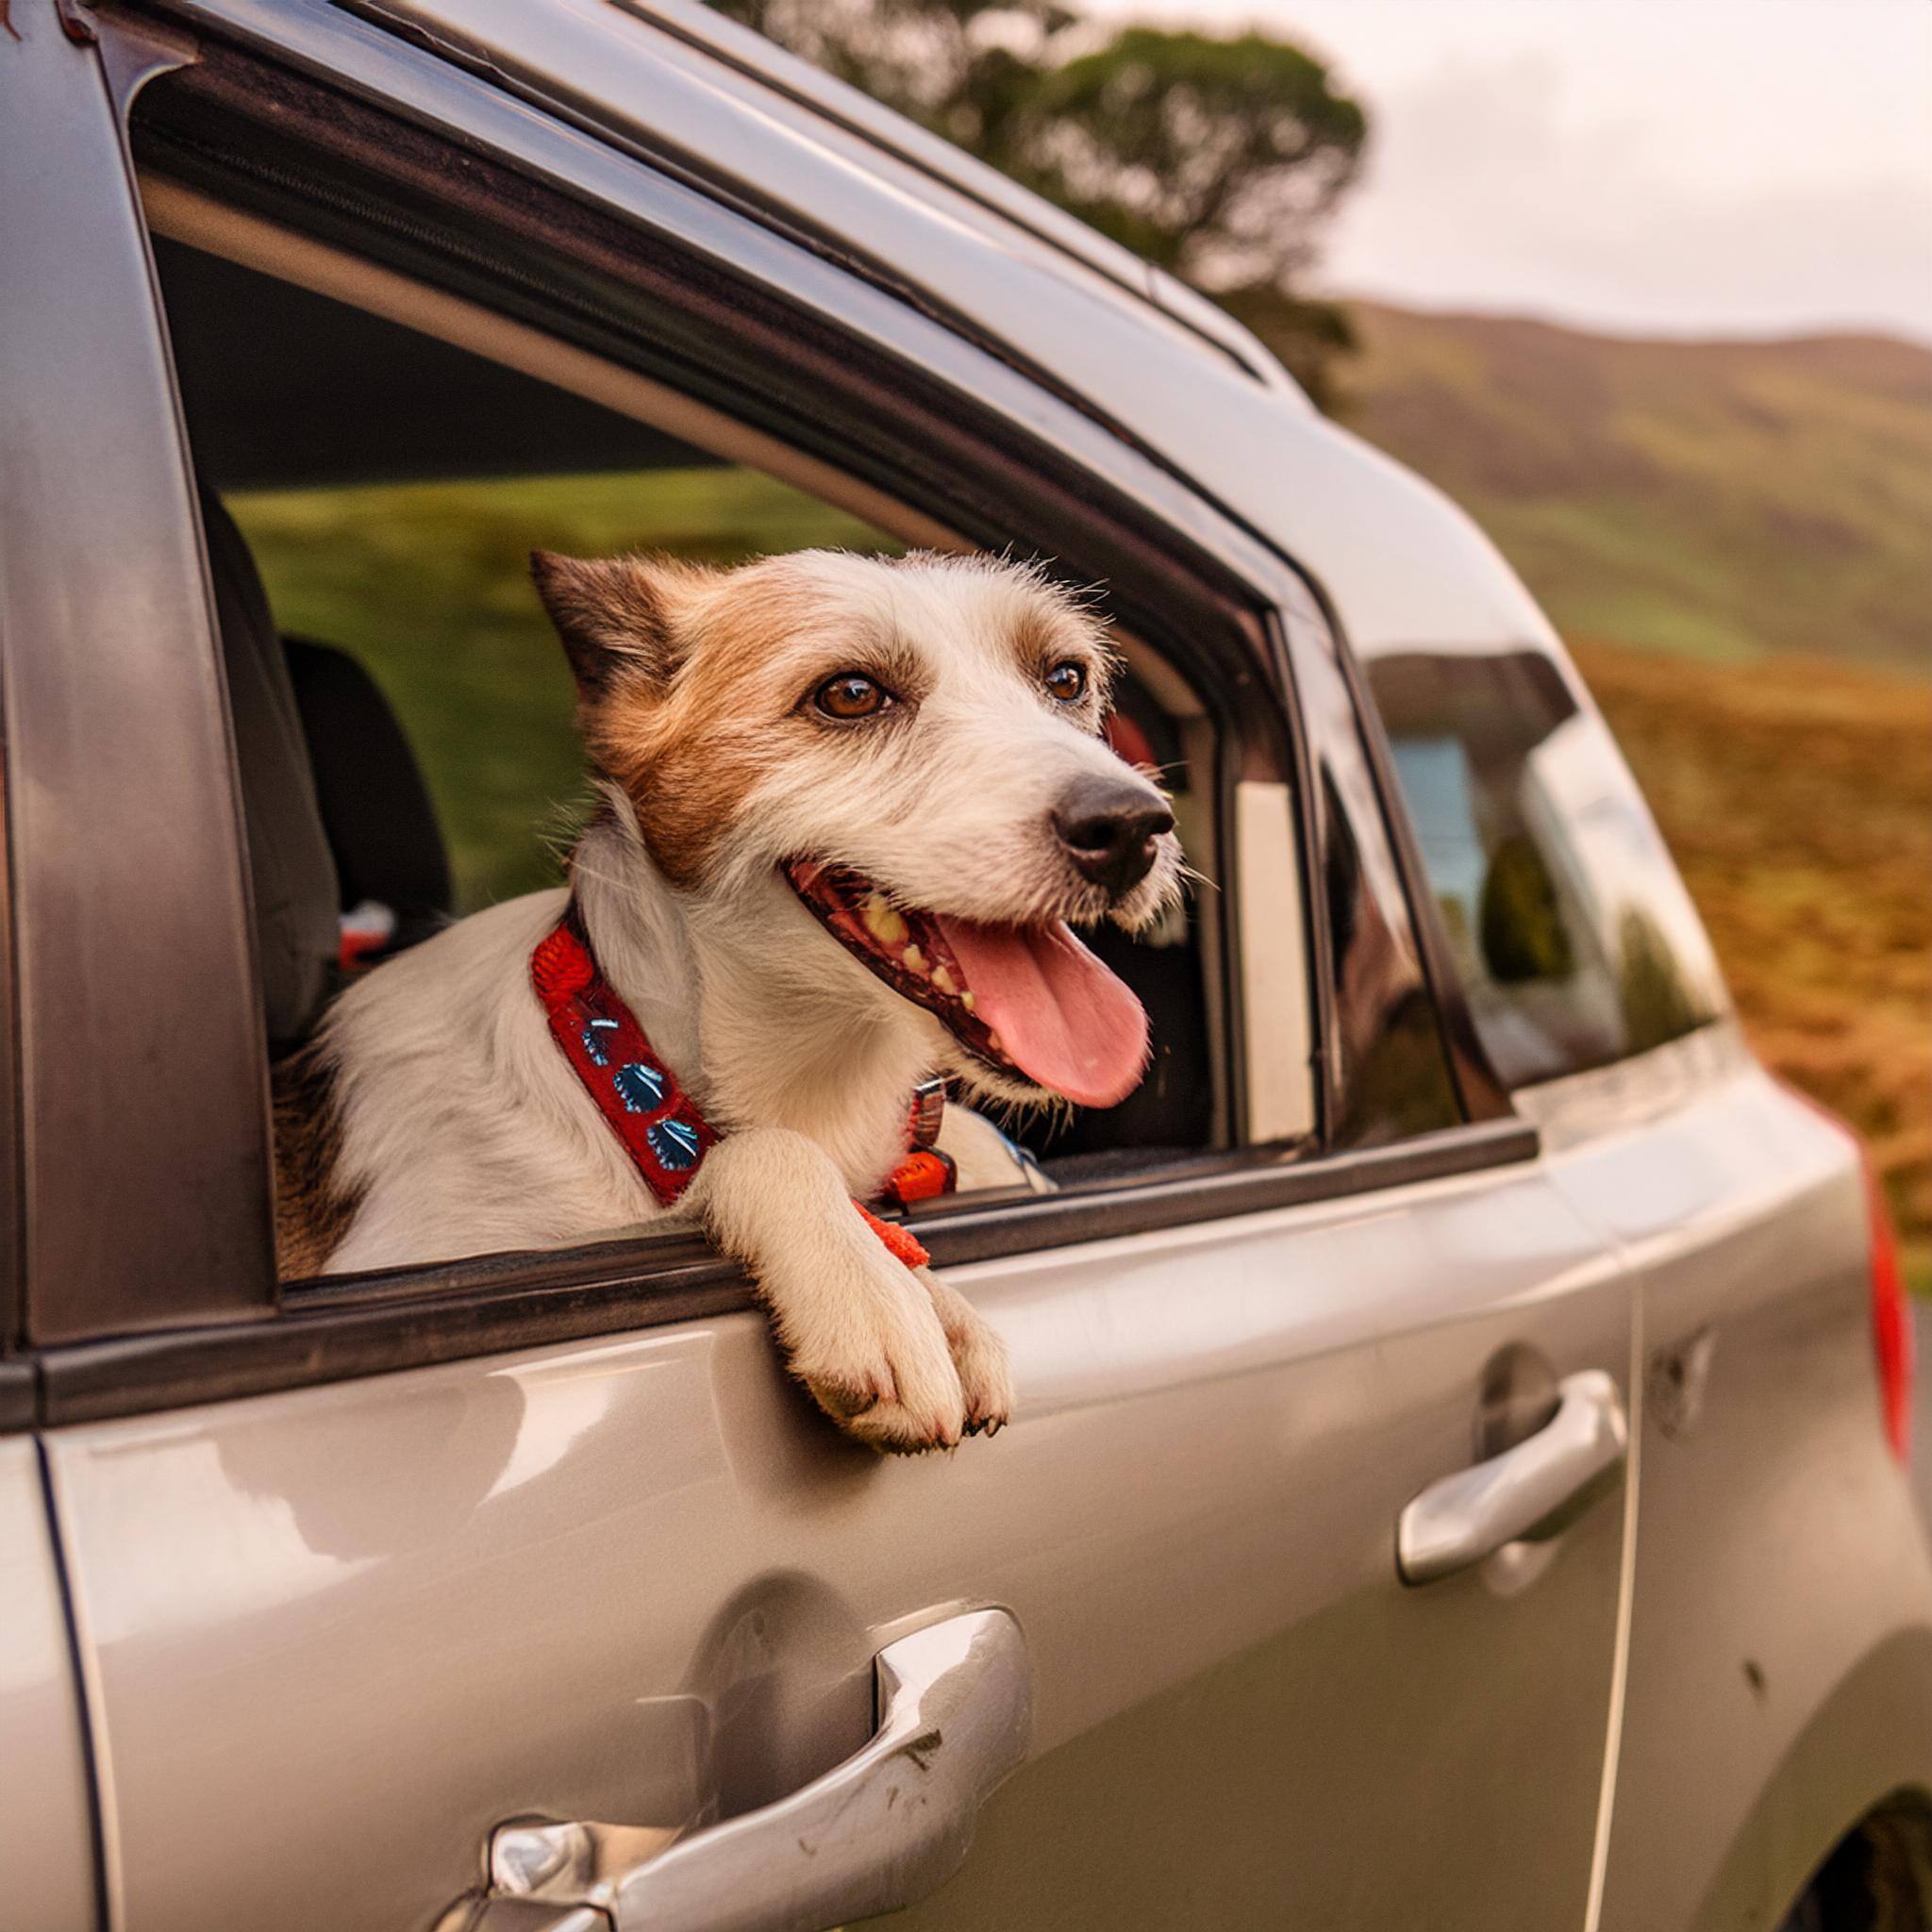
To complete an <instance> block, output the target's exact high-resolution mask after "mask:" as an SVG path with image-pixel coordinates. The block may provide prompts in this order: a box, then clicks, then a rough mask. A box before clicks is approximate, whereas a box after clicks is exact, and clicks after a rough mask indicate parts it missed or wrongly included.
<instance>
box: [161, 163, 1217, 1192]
mask: <svg viewBox="0 0 1932 1932" xmlns="http://www.w3.org/2000/svg"><path fill="white" fill-rule="evenodd" d="M155 199H156V197H154V196H152V195H151V197H150V200H151V205H152V202H153V201H154V200H155ZM157 226H158V230H159V225H157ZM154 249H155V258H156V262H157V268H158V278H159V285H160V289H161V292H162V298H163V302H164V306H165V310H166V316H167V323H168V329H169V336H170V340H171V344H172V348H173V353H174V358H175V369H176V375H177V381H178V385H179V389H180V393H181V397H182V403H183V409H184V415H185V420H186V423H187V426H188V432H189V441H190V445H191V450H192V459H193V463H194V469H195V477H196V483H197V488H198V491H199V496H200V504H201V515H202V522H203V528H204V532H205V536H206V541H207V551H208V568H209V572H210V576H211V582H212V588H213V592H214V603H215V611H216V617H217V622H218V627H219V631H220V642H221V649H222V654H223V662H224V667H225V675H226V681H227V688H228V699H229V708H230V714H231V720H232V728H233V737H234V745H235V756H236V761H237V770H238V777H239V787H240V793H241V798H242V810H243V818H244V822H245V827H246V834H247V841H248V852H249V868H250V874H251V884H252V888H253V894H254V904H255V917H256V924H257V941H258V960H259V973H260V983H261V991H262V1000H263V1008H264V1020H265V1024H266V1027H267V1031H268V1038H269V1046H270V1052H271V1055H272V1056H274V1057H280V1056H282V1055H286V1054H288V1053H290V1052H292V1051H294V1050H295V1049H297V1048H298V1047H299V1046H300V1045H301V1043H302V1042H303V1041H304V1040H305V1039H306V1038H307V1037H308V1033H309V1031H310V1030H311V1028H312V1027H313V1025H314V1024H315V1022H316V1020H317V1018H318V1016H319V1015H320V1013H321V1012H322V1010H323V1008H325V1005H326V1003H327V1000H328V998H329V997H330V995H331V993H332V992H333V991H336V990H337V989H338V988H340V987H341V985H342V984H343V983H344V981H345V980H346V979H347V978H348V977H349V976H350V975H353V974H356V973H358V972H363V971H367V970H369V969H370V968H371V967H372V966H374V965H375V964H378V963H379V962H380V961H381V960H382V959H384V958H388V957H390V956H391V955H392V954H394V953H395V952H397V951H400V950H402V949H404V948H406V947H408V946H410V945H413V944H416V943H418V942H419V941H422V940H423V939H424V938H425V937H427V936H428V935H430V934H431V933H433V932H434V931H436V930H437V929H438V927H439V926H440V925H441V924H442V923H444V922H445V921H447V920H449V919H451V918H454V917H460V916H461V915H462V914H464V913H466V912H469V911H472V910H475V909H477V908H478V907H480V906H482V905H486V904H489V903H491V902H492V901H493V900H495V899H498V898H502V897H506V896H509V895H511V894H513V893H515V892H518V891H528V890H531V889H533V888H536V887H539V886H542V885H546V884H554V883H557V882H558V881H560V878H561V870H560V854H561V852H562V851H564V850H566V849H567V847H568V843H569V838H570V827H571V825H572V824H573V823H574V813H575V809H576V808H577V803H578V799H579V797H580V795H581V793H582V791H583V779H584V774H583V770H582V766H581V761H580V758H579V757H578V753H577V748H576V744H575V735H574V732H573V730H572V726H571V709H572V698H573V693H572V689H571V685H570V680H569V676H568V674H567V671H566V670H565V667H564V663H563V658H562V654H561V652H560V651H559V650H558V648H557V646H556V641H555V639H554V638H553V637H551V635H550V632H549V626H548V622H547V620H546V619H545V618H544V616H543V614H542V612H541V608H540V607H539V605H538V603H537V600H536V597H535V595H534V593H533V592H531V591H529V590H528V587H527V583H526V581H525V577H524V568H525V562H524V560H525V557H526V555H527V552H528V550H529V548H531V547H532V546H533V545H534V544H550V543H552V542H553V541H556V540H557V537H558V531H559V528H560V526H561V525H563V524H567V525H568V528H567V530H564V531H563V535H564V538H565V545H560V546H559V547H567V545H568V543H569V542H571V541H574V542H575V546H576V547H578V548H580V549H589V548H591V547H594V548H596V549H598V550H601V551H604V552H607V553H608V552H609V551H615V550H621V549H628V548H650V549H656V550H671V551H675V552H677V553H679V554H682V555H686V556H691V557H694V558H700V559H703V560H707V561H718V562H728V561H732V560H736V559H739V558H745V557H748V556H751V555H755V554H758V553H759V552H762V551H768V550H775V549H784V548H791V547H801V546H803V545H807V544H811V543H823V542H830V543H835V544H840V545H843V546H845V547H853V548H869V549H873V550H875V551H877V552H880V553H882V554H891V553H893V552H896V551H899V550H901V549H903V548H905V547H907V546H906V542H905V541H904V539H903V537H902V536H901V535H895V534H891V533H889V532H888V531H886V530H884V529H882V528H880V527H877V526H876V525H873V524H871V523H870V522H868V521H865V520H862V519H861V518H859V517H858V516H855V515H853V514H852V513H851V511H850V510H849V509H846V508H842V507H840V506H836V505H832V504H828V503H826V502H824V501H823V500H822V499H821V498H818V497H815V496H812V495H810V494H808V493H805V492H803V491H799V490H797V489H796V488H794V487H792V486H791V484H790V483H789V482H785V481H780V480H778V479H775V478H774V477H773V476H771V475H768V474H764V473H762V472H761V471H760V470H759V469H758V467H757V466H755V465H751V464H747V463H743V462H733V461H732V460H730V458H729V455H728V453H725V454H721V453H720V452H719V451H718V450H717V449H715V448H713V447H707V446H705V445H704V444H701V443H699V442H695V441H688V440H685V439H684V438H681V437H678V436H675V435H673V434H671V433H669V432H668V431H667V430H665V429H663V428H660V427H658V426H657V425H654V424H652V423H649V422H645V421H640V420H638V419H637V418H636V417H634V416H633V415H630V414H627V413H620V412H619V411H618V410H615V409H612V408H604V407H600V406H599V404H598V403H596V402H592V401H590V400H587V399H586V398H585V397H584V396H582V395H580V394H576V393H572V392H571V391H568V390H566V389H563V388H560V387H558V385H556V384H554V383H552V382H548V381H545V380H542V379H541V378H540V377H538V376H536V375H528V374H525V373H523V372H522V371H521V370H519V369H516V368H512V367H509V366H507V365H506V364H505V363H504V362H503V361H500V360H496V359H492V358H490V357H487V356H483V355H479V354H476V353H474V352H473V351H472V350H470V349H468V348H465V347H462V346H458V344H456V343H455V342H452V341H445V340H440V339H438V338H437V337H436V336H434V335H432V334H429V333H425V332H424V331H422V330H420V329H417V328H414V327H411V326H408V325H404V324H402V323H400V322H398V321H395V320H392V319H390V318H389V317H387V316H385V315H381V314H377V313H375V312H372V311H371V310H370V309H369V308H363V307H359V306H357V305H356V304H354V303H352V302H349V301H344V300H339V299H336V298H335V297H334V296H332V295H331V294H327V293H324V292H321V291H318V290H317V289H315V288H313V287H304V286H300V285H298V283H297V282H296V281H294V280H292V279H287V278H284V277H282V276H280V275H275V274H268V273H263V272H261V271H260V270H259V269H258V268H256V267H253V266H244V265H242V263H240V262H238V261H236V260H233V259H228V258H224V257H223V256H222V255H221V254H219V253H216V252H213V251H211V250H209V249H208V248H205V247H201V246H195V245H190V244H189V243H187V242H183V241H180V240H175V239H171V238H170V237H169V236H168V235H167V234H165V233H164V232H159V231H157V232H156V233H155V235H154ZM910 534H911V535H912V536H913V537H914V538H915V539H916V538H917V537H919V536H920V535H921V534H922V533H921V532H920V531H918V530H917V528H916V527H914V528H912V529H911V531H910ZM1120 642H1121V644H1122V648H1123V652H1124V656H1125V657H1126V658H1127V660H1128V665H1129V670H1128V673H1127V675H1125V676H1124V679H1123V680H1122V685H1121V689H1120V691H1119V693H1118V697H1117V705H1116V711H1115V716H1114V718H1113V720H1112V722H1111V724H1110V726H1109V730H1110V735H1111V737H1112V740H1113V742H1114V744H1115V747H1116V749H1117V750H1119V751H1120V752H1121V753H1122V755H1123V756H1124V757H1126V758H1129V759H1130V760H1132V761H1135V762H1139V763H1144V764H1148V765H1151V766H1154V767H1158V770H1159V772H1160V774H1161V782H1162V783H1163V784H1164V785H1165V786H1166V787H1167V788H1168V789H1169V790H1170V791H1172V792H1173V793H1174V800H1175V811H1176V816H1177V818H1178V820H1179V823H1180V826H1181V831H1182V835H1183V841H1184V844H1185V845H1186V848H1187V850H1188V853H1189V858H1190V860H1191V863H1192V864H1193V865H1194V866H1195V867H1196V868H1198V869H1199V870H1200V871H1201V872H1203V873H1208V874H1210V876H1211V865H1212V854H1213V846H1214V836H1215V825H1214V815H1213V813H1214V807H1213V800H1214V796H1215V787H1214V785H1213V783H1212V774H1213V764H1212V758H1213V736H1212V728H1211V725H1210V724H1209V723H1208V716H1207V713H1206V711H1205V709H1204V708H1203V707H1202V705H1201V704H1200V702H1199V700H1198V699H1196V698H1195V697H1194V695H1193V693H1192V691H1191V689H1190V687H1189V686H1188V684H1187V683H1186V681H1185V680H1184V679H1183V678H1182V677H1181V676H1180V675H1178V674H1177V673H1176V672H1175V671H1174V669H1173V668H1172V667H1171V666H1169V665H1168V664H1167V663H1165V662H1164V661H1163V660H1161V659H1159V658H1156V657H1154V656H1153V654H1151V653H1149V652H1148V651H1147V650H1146V649H1145V648H1144V646H1141V645H1140V644H1138V643H1137V642H1136V641H1134V640H1133V639H1132V638H1128V637H1122V638H1121V639H1120ZM1212 925H1213V922H1212V921H1211V920H1208V919H1205V918H1204V917H1203V907H1202V905H1201V903H1200V900H1199V898H1198V897H1196V899H1195V900H1194V901H1192V902H1191V905H1190V906H1189V908H1186V909H1185V910H1183V911H1182V912H1181V913H1179V914H1177V915H1175V916H1173V917H1171V918H1170V919H1169V920H1168V921H1166V922H1165V923H1164V924H1163V925H1162V926H1161V927H1160V928H1158V929H1157V930H1156V931H1154V932H1152V933H1150V934H1147V935H1144V936H1142V937H1140V938H1128V937H1127V936H1125V935H1124V934H1121V933H1119V932H1117V931H1114V930H1111V929H1108V930H1107V931H1105V932H1103V933H1101V934H1099V935H1096V936H1092V937H1091V943H1092V944H1093V946H1094V949H1095V950H1096V951H1098V952H1099V953H1100V954H1101V956H1102V957H1103V958H1105V959H1106V960H1107V961H1108V964H1109V966H1111V967H1112V968H1113V970H1114V971H1115V972H1117V973H1119V974H1121V975H1122V976H1123V977H1124V979H1126V980H1127V982H1128V983H1129V984H1130V985H1131V986H1132V987H1133V988H1134V990H1135V991H1136V992H1137V993H1138V994H1139V996H1140V997H1141V1001H1142V1003H1143V1004H1144V1005H1145V1006H1146V1008H1147V1009H1148V1012H1149V1015H1150V1019H1151V1021H1152V1030H1153V1038H1154V1041H1155V1058H1154V1063H1153V1065H1152V1067H1151V1069H1150V1072H1149V1074H1148V1077H1147V1079H1146V1080H1145V1081H1144V1082H1143V1084H1142V1086H1141V1089H1140V1090H1139V1091H1137V1092H1136V1093H1135V1094H1134V1095H1133V1096H1131V1098H1130V1099H1128V1100H1127V1101H1126V1102H1125V1103H1124V1104H1123V1105H1122V1106H1120V1107H1118V1108H1112V1109H1109V1110H1108V1111H1106V1112H1104V1113H1101V1112H1091V1111H1086V1110H1080V1111H1077V1112H1075V1113H1074V1116H1073V1118H1071V1119H1058V1120H1051V1121H1036V1122H1032V1123H1027V1122H1020V1123H1016V1124H1013V1127H1012V1132H1013V1135H1014V1138H1015V1139H1017V1140H1019V1141H1021V1142H1022V1144H1024V1145H1025V1146H1027V1148H1028V1150H1029V1151H1030V1152H1032V1153H1033V1154H1035V1155H1036V1156H1037V1157H1039V1158H1042V1159H1043V1161H1044V1162H1045V1164H1046V1168H1047V1172H1048V1173H1049V1174H1050V1175H1051V1176H1053V1177H1054V1178H1055V1179H1056V1180H1058V1182H1060V1183H1061V1184H1065V1183H1066V1182H1068V1181H1071V1180H1074V1179H1091V1178H1095V1177H1101V1178H1104V1177H1107V1176H1109V1175H1113V1174H1127V1173H1135V1174H1138V1173H1142V1172H1144V1171H1145V1170H1146V1169H1147V1168H1148V1167H1149V1166H1150V1165H1159V1164H1163V1163H1164V1162H1166V1161H1167V1160H1170V1159H1172V1158H1177V1157H1183V1156H1186V1155H1190V1154H1194V1153H1198V1152H1199V1151H1201V1150H1203V1149H1206V1148H1209V1147H1212V1146H1215V1145H1216V1144H1219V1143H1220V1142H1221V1141H1223V1139H1224V1129H1223V1128H1222V1125H1221V1120H1222V1117H1223V1114H1224V1106H1223V1093H1222V1082H1221V1079H1220V1073H1219V1065H1218V1061H1217V1057H1216V1055H1215V1054H1214V1052H1213V1050H1212V1040H1213V1037H1214V1028H1215V1025H1216V1014H1217V1011H1218V1003H1217V1001H1216V999H1215V996H1214V991H1213V985H1212V974H1213V968H1214V963H1215V956H1216V953H1217V950H1218V949H1217V947H1216V943H1215V941H1214V938H1213V934H1212Z"/></svg>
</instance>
